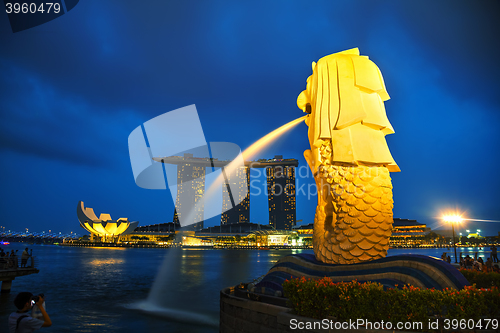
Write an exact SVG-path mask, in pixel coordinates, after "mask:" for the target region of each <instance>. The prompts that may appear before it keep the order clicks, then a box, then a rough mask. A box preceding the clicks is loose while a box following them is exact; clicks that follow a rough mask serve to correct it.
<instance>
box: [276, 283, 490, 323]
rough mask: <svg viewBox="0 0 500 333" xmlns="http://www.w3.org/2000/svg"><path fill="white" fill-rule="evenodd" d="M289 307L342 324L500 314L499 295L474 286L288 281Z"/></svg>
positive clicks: (422, 320) (477, 316)
mask: <svg viewBox="0 0 500 333" xmlns="http://www.w3.org/2000/svg"><path fill="white" fill-rule="evenodd" d="M283 290H284V292H285V296H286V297H287V298H288V300H289V306H290V307H292V308H293V310H294V311H295V313H296V314H298V315H300V316H306V317H311V318H316V319H323V318H327V317H328V316H332V317H336V318H337V320H338V321H346V320H349V319H353V320H355V319H358V318H363V319H366V320H369V321H380V320H384V321H390V322H392V323H393V324H396V323H397V322H404V321H413V322H416V321H420V322H425V321H427V319H428V318H429V316H438V317H445V318H450V319H454V318H457V319H461V318H465V319H478V318H480V317H482V316H487V317H488V318H492V317H498V316H500V292H499V289H498V288H497V287H493V288H491V289H490V290H485V289H478V288H476V287H475V286H471V287H465V288H464V289H462V290H450V289H446V290H443V291H440V290H435V289H420V288H416V287H413V286H409V285H408V286H403V288H402V289H387V290H384V288H383V286H382V285H381V284H379V283H375V282H367V283H362V284H361V283H358V282H357V281H352V282H337V283H334V282H333V281H332V280H331V279H330V278H328V277H325V278H323V279H320V280H312V279H306V278H304V277H302V278H300V279H292V280H287V281H285V282H284V283H283Z"/></svg>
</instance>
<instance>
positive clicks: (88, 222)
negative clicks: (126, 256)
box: [76, 201, 139, 238]
mask: <svg viewBox="0 0 500 333" xmlns="http://www.w3.org/2000/svg"><path fill="white" fill-rule="evenodd" d="M76 214H77V216H78V220H79V221H80V226H81V227H82V228H83V229H85V230H87V231H88V232H90V233H91V234H95V235H98V236H103V237H105V238H106V237H109V236H111V237H113V236H122V235H127V234H130V233H131V232H132V231H134V229H135V228H136V227H137V225H138V224H139V222H137V221H134V222H129V221H128V218H125V217H121V218H119V219H118V220H112V219H111V215H109V214H104V213H102V214H101V215H100V216H99V218H97V216H96V215H95V213H94V210H93V209H92V208H85V207H84V205H83V201H80V202H79V203H78V206H77V208H76Z"/></svg>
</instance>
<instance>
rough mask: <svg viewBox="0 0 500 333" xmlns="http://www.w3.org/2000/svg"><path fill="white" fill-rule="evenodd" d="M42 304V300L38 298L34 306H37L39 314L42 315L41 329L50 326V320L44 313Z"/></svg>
mask: <svg viewBox="0 0 500 333" xmlns="http://www.w3.org/2000/svg"><path fill="white" fill-rule="evenodd" d="M42 304H43V298H42V297H40V299H39V300H38V302H36V305H38V308H39V309H40V312H41V313H42V316H43V320H44V322H43V325H42V327H49V326H52V321H51V320H50V317H49V314H48V313H47V311H45V309H44V308H43V305H42Z"/></svg>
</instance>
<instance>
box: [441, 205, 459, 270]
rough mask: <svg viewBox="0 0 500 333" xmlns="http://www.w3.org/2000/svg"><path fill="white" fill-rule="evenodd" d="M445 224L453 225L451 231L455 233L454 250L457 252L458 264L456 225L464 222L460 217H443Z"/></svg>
mask: <svg viewBox="0 0 500 333" xmlns="http://www.w3.org/2000/svg"><path fill="white" fill-rule="evenodd" d="M443 220H444V221H445V222H449V223H451V230H452V231H453V248H454V250H455V264H456V263H457V244H456V243H455V225H454V223H460V222H462V218H461V217H460V216H458V215H447V216H443Z"/></svg>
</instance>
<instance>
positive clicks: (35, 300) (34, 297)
mask: <svg viewBox="0 0 500 333" xmlns="http://www.w3.org/2000/svg"><path fill="white" fill-rule="evenodd" d="M44 296H45V295H44V294H39V295H36V296H33V297H31V305H34V304H35V303H36V302H38V301H39V300H40V297H41V298H44Z"/></svg>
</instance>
